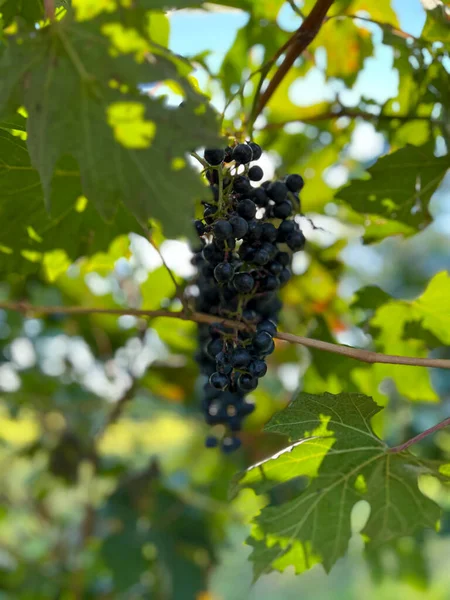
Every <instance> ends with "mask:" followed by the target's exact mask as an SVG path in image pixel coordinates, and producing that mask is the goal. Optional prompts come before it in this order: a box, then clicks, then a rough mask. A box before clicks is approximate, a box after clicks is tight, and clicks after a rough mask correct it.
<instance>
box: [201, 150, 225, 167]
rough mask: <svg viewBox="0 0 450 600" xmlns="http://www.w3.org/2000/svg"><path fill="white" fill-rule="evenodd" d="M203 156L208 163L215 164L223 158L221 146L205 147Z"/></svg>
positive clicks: (218, 163) (223, 153)
mask: <svg viewBox="0 0 450 600" xmlns="http://www.w3.org/2000/svg"><path fill="white" fill-rule="evenodd" d="M203 156H204V158H205V160H206V162H207V163H208V164H210V165H213V166H217V165H220V163H221V162H222V161H223V159H224V158H225V152H224V150H222V149H221V148H207V149H206V150H205V152H204V154H203Z"/></svg>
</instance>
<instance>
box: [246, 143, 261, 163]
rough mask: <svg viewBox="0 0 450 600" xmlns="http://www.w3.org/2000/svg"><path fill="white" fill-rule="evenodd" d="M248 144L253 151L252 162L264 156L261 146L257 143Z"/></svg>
mask: <svg viewBox="0 0 450 600" xmlns="http://www.w3.org/2000/svg"><path fill="white" fill-rule="evenodd" d="M247 144H248V145H249V146H250V148H251V149H252V155H253V158H252V160H259V159H260V158H261V156H262V150H261V146H259V145H258V144H256V143H255V142H247Z"/></svg>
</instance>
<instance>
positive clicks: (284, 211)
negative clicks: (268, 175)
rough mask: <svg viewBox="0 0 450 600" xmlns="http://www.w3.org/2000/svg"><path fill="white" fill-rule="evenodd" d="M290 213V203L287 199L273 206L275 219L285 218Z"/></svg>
mask: <svg viewBox="0 0 450 600" xmlns="http://www.w3.org/2000/svg"><path fill="white" fill-rule="evenodd" d="M291 213H292V204H291V203H290V202H289V200H283V202H280V204H275V206H274V207H273V216H274V217H276V218H277V219H287V218H288V217H290V215H291Z"/></svg>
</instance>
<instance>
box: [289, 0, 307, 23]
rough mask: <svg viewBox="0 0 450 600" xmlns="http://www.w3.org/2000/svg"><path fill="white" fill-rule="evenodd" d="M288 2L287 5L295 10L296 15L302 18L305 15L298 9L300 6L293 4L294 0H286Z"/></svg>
mask: <svg viewBox="0 0 450 600" xmlns="http://www.w3.org/2000/svg"><path fill="white" fill-rule="evenodd" d="M288 4H289V6H290V7H291V8H292V10H293V12H295V14H296V15H298V16H299V17H301V18H302V19H304V18H305V15H304V14H303V12H302V11H301V10H300V8H299V7H298V6H297V5H296V4H295V0H288Z"/></svg>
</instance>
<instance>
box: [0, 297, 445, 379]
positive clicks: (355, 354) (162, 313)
mask: <svg viewBox="0 0 450 600" xmlns="http://www.w3.org/2000/svg"><path fill="white" fill-rule="evenodd" d="M0 309H4V310H14V311H16V312H21V313H24V314H27V313H28V314H34V315H37V314H43V315H53V314H67V315H89V314H109V315H119V316H120V315H134V316H137V317H151V318H156V317H164V318H168V319H181V320H182V321H193V322H194V323H217V322H218V321H220V322H221V323H223V325H225V327H231V328H233V329H238V330H241V331H242V330H249V329H252V327H250V326H249V325H247V324H245V323H243V322H242V321H234V320H232V319H222V318H220V317H218V316H214V315H207V314H205V313H199V312H192V313H190V314H186V313H185V312H184V311H177V312H173V311H169V310H163V309H161V310H142V309H137V308H95V307H86V306H33V305H32V304H29V303H27V302H0ZM274 337H276V338H277V339H279V340H283V341H285V342H290V343H292V344H300V345H301V346H306V347H307V348H314V349H316V350H323V351H324V352H331V353H333V354H341V355H342V356H348V357H349V358H354V359H355V360H358V361H360V362H365V363H369V364H375V363H383V364H389V365H409V366H413V367H433V368H436V369H450V360H447V359H444V358H419V357H414V356H397V355H394V354H381V353H380V352H372V351H371V350H363V349H361V348H352V347H351V346H343V345H340V344H332V343H330V342H323V341H322V340H315V339H312V338H307V337H303V336H301V335H294V334H293V333H282V332H279V333H277V334H276V335H275V336H274Z"/></svg>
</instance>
